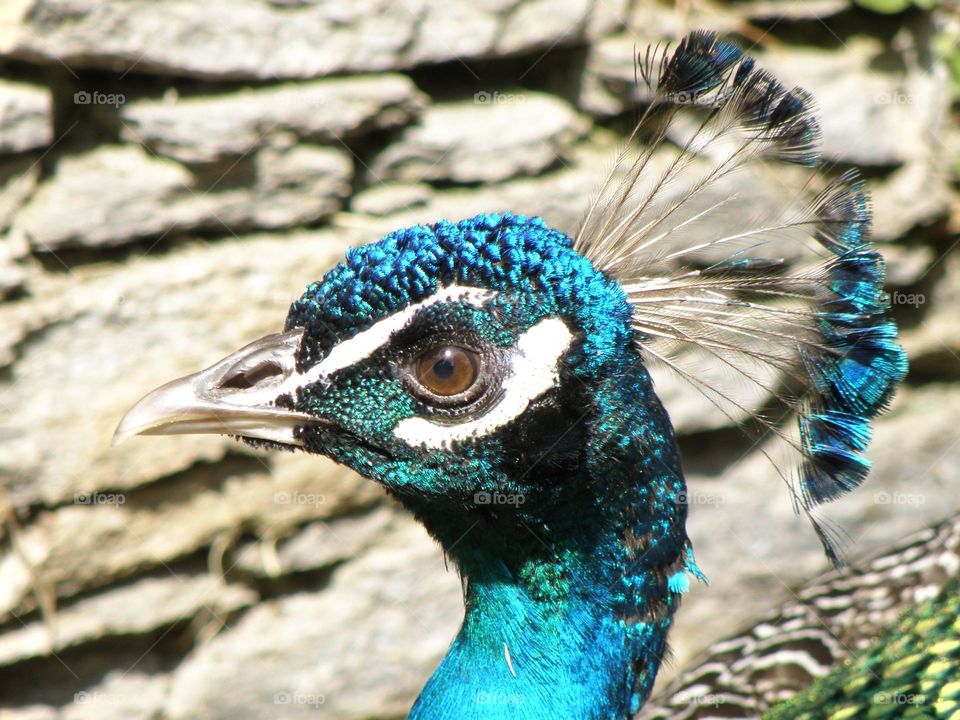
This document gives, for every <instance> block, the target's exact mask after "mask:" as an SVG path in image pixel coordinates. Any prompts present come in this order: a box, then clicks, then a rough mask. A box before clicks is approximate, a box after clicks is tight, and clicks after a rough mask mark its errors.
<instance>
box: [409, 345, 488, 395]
mask: <svg viewBox="0 0 960 720" xmlns="http://www.w3.org/2000/svg"><path fill="white" fill-rule="evenodd" d="M478 364H479V363H478V359H477V355H476V353H474V352H473V351H471V350H467V349H465V348H462V347H457V346H456V345H443V346H441V347H435V348H433V349H431V350H427V351H426V352H425V353H423V354H422V355H420V357H418V358H417V360H416V363H415V364H414V374H415V376H416V380H417V382H418V383H420V384H421V385H422V386H423V387H424V388H425V389H426V390H428V391H429V392H431V393H433V394H434V395H439V396H440V397H450V396H451V395H459V394H460V393H462V392H465V391H466V390H468V389H469V388H470V386H472V385H473V383H474V382H475V381H476V379H477V374H478Z"/></svg>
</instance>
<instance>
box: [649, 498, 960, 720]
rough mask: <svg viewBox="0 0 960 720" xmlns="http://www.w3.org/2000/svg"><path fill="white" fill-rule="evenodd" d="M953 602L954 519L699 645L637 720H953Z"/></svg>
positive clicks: (959, 707)
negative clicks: (696, 655) (735, 630)
mask: <svg viewBox="0 0 960 720" xmlns="http://www.w3.org/2000/svg"><path fill="white" fill-rule="evenodd" d="M958 600H960V515H954V516H952V517H950V518H948V519H946V520H944V521H942V522H939V523H937V524H936V525H933V526H931V527H929V528H924V529H923V530H920V531H917V532H915V533H913V534H911V535H910V536H908V537H906V538H903V539H901V540H900V541H898V542H897V543H895V544H894V545H893V546H892V547H890V548H887V549H886V550H884V551H882V552H881V553H879V554H878V555H877V556H875V557H873V558H871V559H869V560H867V561H864V562H860V563H857V564H855V565H853V566H845V567H843V568H838V569H835V570H832V571H831V572H829V573H827V574H826V575H824V576H823V577H820V578H815V579H814V580H812V581H810V582H808V583H806V584H805V585H804V586H803V587H801V588H799V589H798V590H797V591H796V593H795V595H794V597H793V599H791V600H789V601H788V602H785V603H784V604H783V605H782V606H781V607H779V608H778V609H777V610H776V611H775V612H774V613H773V614H772V615H770V616H768V617H764V618H760V619H759V620H758V621H756V622H755V623H754V624H753V625H752V626H751V627H749V628H747V629H746V630H745V631H743V632H740V633H738V634H736V635H733V636H731V637H727V638H723V639H722V640H719V641H717V642H716V643H714V644H713V645H711V646H710V648H708V649H707V651H706V653H704V655H703V656H702V657H701V658H699V660H698V661H697V662H695V663H692V664H691V666H690V667H689V668H686V669H685V670H684V671H683V672H682V673H681V674H680V675H679V676H678V677H677V678H675V679H674V680H672V681H671V682H670V683H669V684H667V686H666V687H664V688H662V689H661V690H660V691H659V692H658V693H657V695H656V696H655V697H654V698H652V699H651V700H650V701H649V702H648V703H647V704H646V705H645V706H644V708H643V710H642V711H641V713H640V714H639V715H638V716H637V720H720V719H721V718H723V719H725V720H732V719H734V718H739V719H740V720H751V719H753V718H759V717H761V716H763V717H764V718H766V717H767V715H765V714H764V713H765V712H768V711H769V716H770V718H771V719H776V720H788V719H789V720H797V719H798V718H807V719H809V720H816V719H817V718H820V717H829V718H835V720H841V718H842V719H843V720H853V719H854V718H857V719H859V718H896V717H902V716H906V717H917V718H952V719H953V720H956V718H960V684H958V682H957V681H958V680H960V621H958V620H957V611H958V609H960V608H958V606H957V602H958ZM921 620H922V621H923V622H921ZM791 698H792V700H790V702H782V701H784V700H788V699H791Z"/></svg>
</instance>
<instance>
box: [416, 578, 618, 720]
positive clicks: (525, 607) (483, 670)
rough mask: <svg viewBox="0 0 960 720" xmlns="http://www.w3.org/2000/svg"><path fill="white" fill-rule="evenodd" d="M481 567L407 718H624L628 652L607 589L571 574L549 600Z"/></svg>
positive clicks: (520, 584)
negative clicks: (452, 635)
mask: <svg viewBox="0 0 960 720" xmlns="http://www.w3.org/2000/svg"><path fill="white" fill-rule="evenodd" d="M545 572H547V573H549V572H551V571H550V570H545ZM484 575H485V576H483V577H476V576H475V575H474V576H470V579H469V581H468V582H469V585H468V587H467V591H466V594H465V601H466V613H465V617H464V621H463V625H462V627H461V629H460V632H459V633H458V635H457V637H456V639H455V640H454V642H453V645H452V647H451V649H450V652H449V653H448V654H447V656H446V657H445V658H444V660H443V662H442V663H441V665H440V667H439V668H438V669H437V671H436V672H435V673H434V675H433V677H432V678H431V679H430V681H429V682H428V684H427V686H426V687H425V688H424V690H423V692H422V693H421V695H420V698H419V699H418V701H417V703H416V705H415V706H414V708H413V711H412V712H411V714H410V718H411V719H412V720H439V718H446V719H448V720H460V719H463V720H466V719H467V718H476V719H477V720H480V719H481V718H482V719H483V720H493V719H494V718H498V719H499V718H526V719H528V720H538V719H539V718H543V719H544V720H546V719H547V718H550V719H554V718H622V717H624V714H623V712H622V709H621V707H620V706H621V705H623V703H624V702H626V701H627V700H626V699H628V698H629V697H630V695H631V692H632V679H631V672H630V665H631V659H632V657H631V653H630V649H629V647H630V645H629V642H628V637H627V635H628V633H627V629H626V627H625V626H624V625H623V623H621V622H620V621H619V619H618V618H617V617H616V616H615V614H614V613H613V612H612V606H613V605H614V603H615V599H614V597H613V592H612V591H611V589H610V588H607V587H605V586H604V585H603V584H602V583H596V582H593V583H590V584H583V583H581V582H580V581H579V580H574V584H576V586H577V587H576V590H575V591H574V592H571V593H569V594H568V595H567V596H565V597H564V598H563V600H562V601H557V600H554V599H552V598H543V597H536V596H535V593H533V592H532V591H531V588H530V587H528V586H525V584H524V583H523V582H522V581H518V579H517V578H515V577H513V576H512V574H511V573H509V572H508V571H507V570H506V569H505V568H500V569H498V570H491V571H488V572H486V573H485V574H484Z"/></svg>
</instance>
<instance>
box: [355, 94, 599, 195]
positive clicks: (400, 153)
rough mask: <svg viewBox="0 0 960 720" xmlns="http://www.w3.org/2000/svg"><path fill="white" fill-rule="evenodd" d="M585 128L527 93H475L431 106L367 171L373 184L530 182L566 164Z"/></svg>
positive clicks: (570, 113) (555, 103)
mask: <svg viewBox="0 0 960 720" xmlns="http://www.w3.org/2000/svg"><path fill="white" fill-rule="evenodd" d="M588 127H589V122H588V121H587V120H586V119H585V118H583V117H579V116H578V115H577V114H576V111H575V110H574V109H573V108H572V107H570V106H569V105H568V104H567V103H565V102H563V101H562V100H559V99H558V98H555V97H553V96H550V95H544V94H541V93H530V92H519V91H517V92H499V91H497V92H495V93H491V92H484V91H481V92H478V93H477V94H476V95H475V96H474V98H473V100H472V101H469V100H468V101H460V102H455V103H444V104H437V105H435V106H433V107H431V108H429V109H427V111H426V112H425V113H424V114H423V118H422V120H421V122H420V123H419V124H418V125H415V126H413V127H411V128H410V129H409V130H407V131H406V132H405V133H404V134H403V136H402V137H401V138H400V142H399V143H398V144H396V145H392V146H390V147H389V148H387V149H386V150H385V151H384V152H383V154H382V155H380V157H379V158H377V161H376V163H374V165H373V167H372V168H371V174H372V176H373V177H374V178H375V179H378V180H405V181H410V182H419V181H431V180H434V181H445V182H454V183H482V182H496V181H499V180H506V179H507V178H511V177H514V176H517V175H536V174H538V173H540V172H542V171H544V170H546V169H548V168H550V167H552V166H554V165H558V164H563V163H564V161H565V160H567V159H569V148H570V145H571V144H572V143H573V142H574V141H575V140H578V139H580V138H581V137H582V136H583V135H584V133H585V132H586V130H587V128H588Z"/></svg>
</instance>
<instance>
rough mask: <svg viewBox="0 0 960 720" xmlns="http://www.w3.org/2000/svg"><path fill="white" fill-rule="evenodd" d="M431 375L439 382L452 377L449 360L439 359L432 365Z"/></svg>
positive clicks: (451, 364) (451, 367)
mask: <svg viewBox="0 0 960 720" xmlns="http://www.w3.org/2000/svg"><path fill="white" fill-rule="evenodd" d="M433 374H434V375H436V376H437V377H438V378H440V379H441V380H447V379H449V378H450V376H451V375H453V363H452V362H450V359H449V358H445V357H444V358H440V359H439V360H437V361H436V362H435V363H434V364H433Z"/></svg>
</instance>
